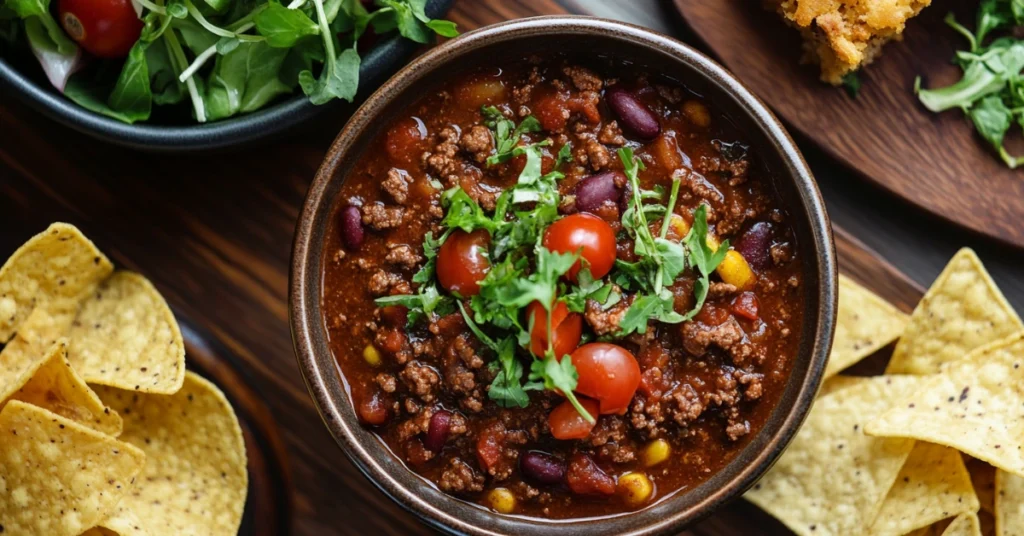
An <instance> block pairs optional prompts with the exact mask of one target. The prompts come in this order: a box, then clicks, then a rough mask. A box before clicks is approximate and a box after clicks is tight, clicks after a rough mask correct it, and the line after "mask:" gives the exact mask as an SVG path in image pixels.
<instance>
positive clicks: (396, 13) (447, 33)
mask: <svg viewBox="0 0 1024 536" xmlns="http://www.w3.org/2000/svg"><path fill="white" fill-rule="evenodd" d="M377 5H379V6H384V9H381V10H378V11H377V12H375V13H374V19H375V20H374V27H375V29H376V30H377V31H378V32H380V31H381V30H382V29H390V28H395V27H397V28H398V32H399V33H400V34H402V36H403V37H405V38H407V39H411V40H413V41H416V42H417V43H429V42H430V41H431V40H432V39H433V37H434V35H433V34H434V33H437V34H439V35H442V36H444V37H455V36H456V35H458V34H459V32H458V31H457V30H456V28H455V23H454V22H451V21H447V20H431V18H430V17H428V16H427V14H426V11H425V10H426V5H427V1H426V0H377ZM377 19H381V20H380V22H378V21H377ZM378 24H380V25H381V26H380V27H377V25H378Z"/></svg>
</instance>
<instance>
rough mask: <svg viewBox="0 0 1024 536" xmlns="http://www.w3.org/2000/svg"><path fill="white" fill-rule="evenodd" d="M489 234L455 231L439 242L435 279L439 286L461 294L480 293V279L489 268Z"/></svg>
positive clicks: (479, 231)
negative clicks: (439, 283) (442, 241)
mask: <svg viewBox="0 0 1024 536" xmlns="http://www.w3.org/2000/svg"><path fill="white" fill-rule="evenodd" d="M490 243H491V235H490V234H488V233H487V231H485V230H483V229H478V230H476V231H473V232H472V233H467V232H465V231H462V230H456V231H455V232H453V233H452V234H451V235H449V236H448V239H447V240H445V241H444V244H441V249H440V251H438V253H437V280H438V281H440V282H441V286H443V287H444V288H446V289H448V290H450V291H452V292H457V293H459V295H461V296H474V295H476V294H477V293H479V292H480V281H481V280H482V279H483V278H484V277H485V276H486V275H487V271H488V270H490V268H491V261H490V260H489V259H488V258H487V246H488V245H489V244H490Z"/></svg>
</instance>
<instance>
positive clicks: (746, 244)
mask: <svg viewBox="0 0 1024 536" xmlns="http://www.w3.org/2000/svg"><path fill="white" fill-rule="evenodd" d="M771 240H772V225H771V224H770V223H768V222H763V221H762V222H757V223H755V224H754V225H751V226H750V228H749V229H747V230H746V232H744V233H743V235H742V236H740V238H739V239H738V240H736V243H735V244H734V245H733V247H735V248H736V251H738V252H739V254H740V255H743V258H744V259H746V260H747V263H749V264H750V267H751V268H753V269H755V270H764V269H765V268H767V267H768V266H769V265H770V264H771V252H770V249H771V246H772V243H771Z"/></svg>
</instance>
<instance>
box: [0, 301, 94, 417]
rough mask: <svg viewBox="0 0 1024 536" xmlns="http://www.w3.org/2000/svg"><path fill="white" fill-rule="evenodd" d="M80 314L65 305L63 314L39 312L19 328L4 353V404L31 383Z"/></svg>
mask: <svg viewBox="0 0 1024 536" xmlns="http://www.w3.org/2000/svg"><path fill="white" fill-rule="evenodd" d="M77 311H78V306H77V304H70V303H67V302H63V305H62V306H61V307H60V310H53V309H51V310H44V309H36V310H34V311H32V313H31V314H30V315H29V316H28V318H27V319H26V320H25V322H23V323H22V324H21V327H19V328H18V334H17V335H16V336H15V337H14V338H13V339H11V340H10V342H8V343H7V345H6V346H5V347H4V348H3V351H0V402H2V401H4V400H6V399H7V398H9V397H10V396H11V395H12V394H13V393H14V392H15V391H17V390H18V389H21V388H22V386H24V385H25V383H26V382H28V380H29V378H31V377H32V374H33V373H34V372H35V371H36V369H38V368H39V367H40V366H41V365H42V363H43V361H44V359H45V358H46V353H47V351H48V350H49V349H50V348H52V347H53V345H54V344H56V343H57V341H58V340H60V338H61V337H63V336H64V332H65V331H67V329H68V328H69V327H70V326H71V322H72V321H73V320H74V318H75V314H76V313H77Z"/></svg>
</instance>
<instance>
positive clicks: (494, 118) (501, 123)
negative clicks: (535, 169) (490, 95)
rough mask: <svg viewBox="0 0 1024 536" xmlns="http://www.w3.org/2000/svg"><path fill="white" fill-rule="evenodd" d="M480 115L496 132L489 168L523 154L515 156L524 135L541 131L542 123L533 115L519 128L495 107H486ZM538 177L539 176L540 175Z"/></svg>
mask: <svg viewBox="0 0 1024 536" xmlns="http://www.w3.org/2000/svg"><path fill="white" fill-rule="evenodd" d="M480 113H482V114H483V116H484V124H485V125H487V127H488V128H490V129H491V130H492V131H493V132H494V141H495V143H494V148H495V152H494V154H492V155H491V156H489V157H487V166H488V167H490V166H493V165H497V164H501V163H504V162H507V161H508V160H509V159H511V158H512V157H515V156H519V155H520V154H523V153H522V152H520V153H518V154H513V150H514V149H515V148H516V145H517V144H518V143H519V139H520V138H521V137H522V136H523V134H524V133H527V132H538V131H540V129H541V127H540V121H538V120H537V118H536V117H534V116H532V115H530V116H527V117H526V118H525V119H523V120H522V122H520V123H519V126H516V124H515V122H513V121H512V120H511V119H508V118H507V117H505V115H504V114H502V113H501V110H499V109H497V108H496V107H494V106H484V107H483V108H481V109H480ZM537 175H538V176H539V175H540V173H537Z"/></svg>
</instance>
